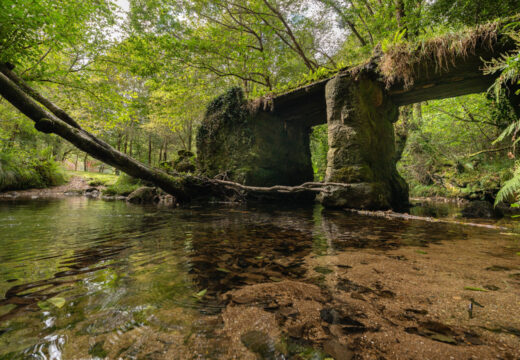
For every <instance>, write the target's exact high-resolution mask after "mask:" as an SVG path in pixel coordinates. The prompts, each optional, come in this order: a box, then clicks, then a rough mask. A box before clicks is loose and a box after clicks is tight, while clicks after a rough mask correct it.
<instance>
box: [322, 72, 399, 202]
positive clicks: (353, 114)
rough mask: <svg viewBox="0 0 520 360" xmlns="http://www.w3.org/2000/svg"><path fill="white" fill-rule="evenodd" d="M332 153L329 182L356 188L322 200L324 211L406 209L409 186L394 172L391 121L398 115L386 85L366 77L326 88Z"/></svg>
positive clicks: (334, 81) (345, 79)
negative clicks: (344, 208)
mask: <svg viewBox="0 0 520 360" xmlns="http://www.w3.org/2000/svg"><path fill="white" fill-rule="evenodd" d="M325 100H326V104H327V123H328V125H329V126H328V129H329V130H328V131H329V132H328V137H329V151H328V154H327V171H326V175H325V181H327V182H339V183H347V184H352V186H351V187H349V188H342V187H337V188H332V191H330V192H329V193H327V194H322V195H320V196H319V199H320V201H321V203H322V204H323V205H324V206H325V207H332V208H334V207H336V208H341V207H348V208H356V209H367V210H380V209H382V210H384V209H390V208H392V209H394V210H405V209H406V208H407V206H408V186H407V184H406V182H405V181H404V180H403V178H402V177H401V176H400V175H399V173H398V172H397V169H396V158H397V157H396V150H395V139H394V128H393V123H395V122H396V121H397V118H398V115H399V112H398V108H397V106H395V105H394V104H393V103H392V102H391V101H390V100H389V98H388V97H387V96H385V91H384V85H383V84H381V83H379V82H378V81H375V80H373V79H372V78H369V77H366V76H364V75H360V76H358V78H356V79H352V78H350V77H342V76H341V75H338V76H336V77H335V78H333V79H331V80H330V81H329V82H328V83H327V85H326V87H325Z"/></svg>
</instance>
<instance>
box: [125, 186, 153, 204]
mask: <svg viewBox="0 0 520 360" xmlns="http://www.w3.org/2000/svg"><path fill="white" fill-rule="evenodd" d="M126 201H128V202H129V203H132V204H153V203H155V202H157V201H158V196H157V190H156V189H155V188H152V187H148V186H143V187H140V188H139V189H137V190H134V191H133V192H132V193H130V195H128V197H127V198H126Z"/></svg>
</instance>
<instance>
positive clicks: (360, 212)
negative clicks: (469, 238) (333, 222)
mask: <svg viewBox="0 0 520 360" xmlns="http://www.w3.org/2000/svg"><path fill="white" fill-rule="evenodd" d="M344 210H345V211H347V212H350V213H353V214H357V215H363V216H372V217H379V218H385V219H401V220H419V221H426V222H432V223H442V224H453V225H464V226H474V227H481V228H487V229H496V230H511V229H510V228H508V227H505V226H498V225H491V224H481V223H474V222H465V221H458V220H450V219H436V218H432V217H428V216H417V215H410V214H406V213H404V214H403V213H397V212H394V211H391V210H388V211H369V210H356V209H344Z"/></svg>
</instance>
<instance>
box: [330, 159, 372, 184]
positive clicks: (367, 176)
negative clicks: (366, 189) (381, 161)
mask: <svg viewBox="0 0 520 360" xmlns="http://www.w3.org/2000/svg"><path fill="white" fill-rule="evenodd" d="M373 178H374V173H373V172H372V170H371V169H370V167H369V166H368V165H367V164H363V165H361V166H344V167H342V168H340V169H337V170H335V171H334V174H333V175H332V176H331V178H330V181H331V182H340V183H353V182H363V181H370V180H372V179H373Z"/></svg>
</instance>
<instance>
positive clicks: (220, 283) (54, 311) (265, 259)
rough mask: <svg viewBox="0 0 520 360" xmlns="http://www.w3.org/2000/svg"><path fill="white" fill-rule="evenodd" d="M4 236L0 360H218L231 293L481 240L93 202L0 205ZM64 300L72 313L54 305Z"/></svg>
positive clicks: (402, 224) (310, 215) (453, 231)
mask: <svg viewBox="0 0 520 360" xmlns="http://www.w3.org/2000/svg"><path fill="white" fill-rule="evenodd" d="M0 227H1V230H2V239H1V240H0V296H3V298H1V300H0V359H3V358H17V357H21V358H23V357H31V358H41V359H60V358H62V357H63V358H67V357H66V356H65V355H67V354H83V355H82V356H84V357H91V358H96V357H97V358H102V357H104V356H107V354H119V355H118V356H123V355H124V357H128V358H132V357H133V356H134V355H135V356H137V354H140V352H139V351H141V350H139V349H140V348H139V346H142V347H146V348H147V349H148V350H149V351H152V350H150V349H152V348H153V347H154V346H155V347H156V348H157V350H154V351H157V354H163V355H164V354H169V353H170V354H171V352H172V351H175V350H174V349H175V346H178V344H185V343H188V340H189V342H190V347H191V348H192V349H191V350H190V351H193V352H192V353H190V354H191V355H190V356H195V355H193V354H206V355H205V356H208V355H207V354H213V355H211V356H214V357H215V358H218V356H219V353H220V351H222V344H223V343H225V341H227V340H226V339H225V338H223V337H219V336H218V334H217V333H216V329H219V326H222V324H221V320H219V318H218V314H220V313H221V311H222V309H223V308H224V307H225V306H226V304H227V303H228V302H229V299H228V297H226V296H225V294H226V293H227V292H229V291H231V290H234V289H238V288H241V287H243V286H246V285H254V284H260V283H266V282H280V281H283V280H301V279H303V278H305V277H306V276H307V272H308V268H307V266H306V265H305V259H306V258H308V257H309V256H311V257H315V256H319V255H324V254H329V255H330V254H334V253H336V252H338V251H343V250H345V249H347V248H352V249H355V248H373V249H380V250H386V249H395V248H397V247H400V246H403V245H419V246H421V245H425V244H427V243H439V242H440V241H443V240H447V239H450V240H453V239H454V240H459V239H465V238H467V237H468V235H469V234H470V233H471V231H473V230H471V229H463V228H461V227H460V226H455V225H449V224H430V223H423V222H409V221H404V220H386V219H380V218H370V217H361V216H356V215H348V214H345V213H344V212H333V211H322V209H321V208H320V207H315V208H309V207H305V208H294V207H291V208H289V207H288V208H283V207H281V206H280V205H277V206H270V207H269V206H267V207H247V206H244V207H198V208H197V207H194V208H189V209H173V210H169V209H158V208H156V207H141V206H133V205H128V204H126V203H124V202H103V201H96V200H89V199H85V198H69V199H62V200H52V201H43V200H40V201H27V202H23V201H21V202H4V203H2V202H0ZM479 231H480V232H481V235H482V234H483V233H484V234H485V232H486V231H487V230H479ZM489 234H492V232H491V231H489ZM57 298H61V299H64V304H63V306H61V307H60V306H56V305H53V304H52V303H50V304H49V303H48V301H49V300H51V299H57ZM215 316H217V317H215ZM152 334H153V336H152ZM194 334H195V335H194ZM132 341H133V342H132ZM136 344H137V345H136ZM139 344H141V345H139ZM114 347H117V349H114ZM148 350H147V351H148ZM177 351H179V352H182V350H180V349H178V350H177ZM152 352H153V351H152ZM134 353H135V354H134ZM64 354H65V355H64ZM132 354H134V355H132ZM179 354H180V353H179ZM163 355H161V356H163ZM177 355H178V354H177ZM74 356H76V355H74ZM77 356H79V355H77ZM161 356H159V355H157V358H160V357H161ZM164 356H166V355H164ZM178 356H180V357H181V358H182V354H181V355H178ZM211 356H209V358H211ZM165 358H167V357H165Z"/></svg>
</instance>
